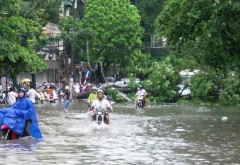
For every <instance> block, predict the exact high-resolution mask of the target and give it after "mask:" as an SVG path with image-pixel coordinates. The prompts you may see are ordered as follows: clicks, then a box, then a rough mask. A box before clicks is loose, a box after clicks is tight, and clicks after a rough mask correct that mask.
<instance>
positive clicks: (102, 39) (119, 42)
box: [82, 0, 143, 67]
mask: <svg viewBox="0 0 240 165" xmlns="http://www.w3.org/2000/svg"><path fill="white" fill-rule="evenodd" d="M140 20H141V18H140V16H139V14H138V10H137V8H136V7H135V6H133V5H131V4H130V1H129V0H111V1H110V0H106V1H102V0H89V1H88V3H87V6H86V9H85V13H84V17H83V20H82V28H84V29H91V30H92V31H93V32H94V33H95V36H93V37H91V38H88V42H89V45H90V55H91V56H92V57H94V58H95V59H101V61H103V62H104V64H105V66H109V65H110V64H116V63H117V64H119V66H121V67H126V66H127V65H128V62H129V60H128V59H129V57H130V55H131V54H132V52H133V51H134V50H136V49H139V48H140V46H141V36H142V33H143V29H142V27H141V26H140Z"/></svg>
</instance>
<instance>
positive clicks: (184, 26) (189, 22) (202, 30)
mask: <svg viewBox="0 0 240 165" xmlns="http://www.w3.org/2000/svg"><path fill="white" fill-rule="evenodd" d="M239 8H240V3H239V2H238V1H233V0H229V1H218V0H197V1H188V0H180V1H179V0H169V1H166V3H165V7H164V9H163V11H162V12H161V14H160V15H159V17H158V19H157V22H156V24H157V26H156V27H157V29H156V30H157V31H158V33H159V34H161V35H163V36H166V37H167V39H168V46H169V47H170V48H171V49H172V50H174V51H176V52H177V53H178V54H179V56H181V57H183V56H185V55H189V54H190V55H192V56H194V58H195V60H196V61H198V62H199V63H201V64H202V65H207V66H210V67H211V68H214V69H220V70H228V69H235V68H236V66H238V65H239V61H240V60H239V55H238V52H239V49H240V37H239V36H240V9H239Z"/></svg>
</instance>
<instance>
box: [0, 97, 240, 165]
mask: <svg viewBox="0 0 240 165" xmlns="http://www.w3.org/2000/svg"><path fill="white" fill-rule="evenodd" d="M36 107H37V111H38V119H39V126H40V128H41V130H42V133H43V135H44V139H43V140H41V141H37V142H34V141H32V140H33V139H21V140H16V141H7V142H1V143H0V146H1V147H0V151H1V152H0V155H1V158H0V161H1V162H3V163H1V164H2V165H4V164H14V163H16V162H17V164H19V165H21V164H26V163H31V164H46V165H47V164H65V165H66V164H110V165H111V164H156V165H159V164H184V165H185V164H239V158H238V157H239V156H238V155H239V152H240V147H239V145H238V144H239V141H240V138H239V137H240V132H239V125H240V120H239V114H240V113H239V109H238V108H237V107H236V108H226V107H197V106H196V107H194V106H178V105H151V106H149V107H148V108H147V109H135V108H134V106H133V104H114V112H113V113H110V119H111V120H110V121H111V124H110V126H106V127H103V128H100V129H97V127H96V126H95V125H94V124H93V123H92V122H91V121H90V118H89V116H88V114H87V109H88V108H87V104H85V103H82V102H81V103H78V102H75V103H72V104H71V107H70V114H69V115H67V116H66V114H65V113H64V111H63V106H62V104H60V103H56V104H42V105H36ZM223 116H226V117H228V120H227V121H225V122H223V121H222V120H221V119H222V117H223ZM35 140H36V139H35ZM6 159H7V160H8V161H7V162H6ZM5 162H6V163H5Z"/></svg>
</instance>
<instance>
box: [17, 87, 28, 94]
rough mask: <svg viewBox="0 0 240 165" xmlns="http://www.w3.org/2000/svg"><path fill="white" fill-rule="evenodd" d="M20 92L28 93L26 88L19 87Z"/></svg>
mask: <svg viewBox="0 0 240 165" xmlns="http://www.w3.org/2000/svg"><path fill="white" fill-rule="evenodd" d="M19 92H23V93H26V90H25V89H24V88H19V89H18V93H19Z"/></svg>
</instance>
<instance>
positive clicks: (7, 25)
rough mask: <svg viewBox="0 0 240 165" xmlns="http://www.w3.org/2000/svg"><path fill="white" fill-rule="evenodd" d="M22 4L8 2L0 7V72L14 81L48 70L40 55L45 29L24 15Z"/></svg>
mask: <svg viewBox="0 0 240 165" xmlns="http://www.w3.org/2000/svg"><path fill="white" fill-rule="evenodd" d="M20 12H21V7H20V1H18V0H17V1H11V0H9V1H4V3H3V4H1V6H0V14H1V17H0V63H1V65H0V70H1V72H2V74H7V73H8V74H10V75H11V76H12V77H13V78H14V77H16V75H17V74H19V73H22V72H29V73H37V72H39V71H42V70H43V69H45V68H46V63H45V62H44V60H43V59H42V58H41V57H39V56H38V55H37V54H36V50H35V48H36V45H37V42H36V41H37V37H38V36H40V35H41V33H42V26H41V25H40V24H39V23H38V22H37V21H34V20H31V19H26V18H23V17H21V16H20Z"/></svg>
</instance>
